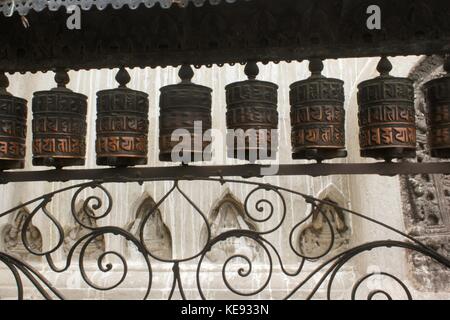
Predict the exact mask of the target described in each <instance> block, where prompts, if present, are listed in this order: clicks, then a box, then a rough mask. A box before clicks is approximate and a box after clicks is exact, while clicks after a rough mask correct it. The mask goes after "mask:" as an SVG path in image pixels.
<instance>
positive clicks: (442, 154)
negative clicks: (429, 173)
mask: <svg viewBox="0 0 450 320" xmlns="http://www.w3.org/2000/svg"><path fill="white" fill-rule="evenodd" d="M431 156H432V157H433V158H441V159H450V149H442V150H431Z"/></svg>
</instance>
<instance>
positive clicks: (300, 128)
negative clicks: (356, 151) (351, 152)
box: [290, 59, 347, 162]
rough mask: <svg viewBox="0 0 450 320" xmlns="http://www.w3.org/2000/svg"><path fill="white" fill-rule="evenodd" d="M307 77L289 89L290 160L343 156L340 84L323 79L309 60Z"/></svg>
mask: <svg viewBox="0 0 450 320" xmlns="http://www.w3.org/2000/svg"><path fill="white" fill-rule="evenodd" d="M309 69H310V71H311V77H310V78H309V79H306V80H303V81H298V82H296V83H294V84H292V85H291V91H290V103H291V125H292V150H293V153H292V158H293V159H307V160H317V161H319V162H320V161H322V160H326V159H333V158H342V157H346V156H347V151H345V110H344V101H345V96H344V82H343V81H342V80H339V79H331V78H326V77H324V76H323V75H322V74H321V72H322V70H323V63H322V60H320V59H313V60H311V62H310V64H309Z"/></svg>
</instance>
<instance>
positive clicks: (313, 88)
mask: <svg viewBox="0 0 450 320" xmlns="http://www.w3.org/2000/svg"><path fill="white" fill-rule="evenodd" d="M449 60H450V59H449V58H447V59H446V62H445V65H444V69H445V71H446V72H447V74H446V75H445V76H443V77H442V78H439V79H435V80H432V81H430V82H428V83H426V84H425V85H424V93H425V97H426V102H427V124H428V139H429V149H430V152H431V156H433V157H438V158H450V73H449V72H450V62H449ZM309 69H310V71H311V76H310V78H308V79H306V80H302V81H299V82H296V83H294V84H292V85H291V88H290V89H291V91H290V102H291V125H292V149H293V158H294V159H308V160H316V161H318V162H321V161H323V160H326V159H333V158H342V157H346V156H347V151H346V150H345V110H344V100H345V99H344V83H343V81H341V80H338V79H331V78H327V77H324V76H323V75H322V70H323V63H322V60H320V59H312V60H311V61H310V66H309ZM391 69H392V65H391V63H390V62H389V60H388V59H387V58H386V57H383V58H381V60H380V62H379V64H378V67H377V70H378V71H379V73H380V76H379V77H377V78H375V79H372V80H368V81H365V82H363V83H361V84H359V86H358V89H359V90H358V105H359V113H358V117H359V126H360V136H359V140H360V147H361V156H362V157H370V158H375V159H384V160H386V161H391V160H392V159H402V158H412V157H415V154H416V125H415V109H414V88H413V83H412V81H411V80H409V79H406V78H396V77H393V76H391V75H389V72H390V71H391ZM258 73H259V70H258V67H257V64H256V63H255V62H249V63H247V65H246V68H245V74H246V75H247V76H248V80H246V81H242V82H237V83H232V84H230V85H228V86H227V87H226V102H227V113H226V122H227V127H228V129H232V130H234V131H235V132H240V133H241V135H239V134H235V135H234V138H233V139H235V141H234V143H233V147H232V148H229V149H230V150H228V151H229V156H231V157H233V158H239V159H246V160H258V159H260V160H262V159H268V158H271V157H273V156H274V155H275V154H276V152H277V145H278V144H277V143H276V141H274V138H276V137H274V135H273V134H272V133H273V132H274V131H275V132H276V130H277V129H278V111H277V96H278V86H277V85H276V84H274V83H271V82H266V81H260V80H256V77H257V75H258ZM179 76H180V78H181V82H180V83H179V84H175V85H169V86H166V87H163V88H161V97H160V121H159V126H160V136H159V147H160V160H161V161H175V160H173V158H172V151H173V150H174V148H175V146H176V145H177V144H178V143H179V141H173V139H172V134H173V132H174V131H175V130H177V129H182V130H183V131H182V132H184V133H185V134H186V135H188V136H189V138H191V141H193V142H192V145H191V146H190V147H189V146H188V148H184V149H183V152H184V153H188V155H189V156H190V159H192V160H191V161H198V160H201V161H207V160H210V159H211V153H210V152H209V151H207V147H208V145H209V142H208V141H203V142H202V143H200V144H199V143H196V142H195V141H198V138H202V137H203V135H204V134H205V132H207V131H208V130H209V129H211V127H212V117H211V102H212V98H211V94H212V90H211V89H210V88H208V87H204V86H200V85H196V84H194V83H192V81H191V79H192V78H193V76H194V72H193V70H192V68H191V67H190V66H188V65H184V66H182V67H181V69H180V72H179ZM116 80H117V82H118V83H119V87H118V88H116V89H111V90H104V91H100V92H98V93H97V121H96V131H97V140H96V153H97V164H98V165H108V166H117V167H126V166H134V165H144V164H146V163H147V153H148V130H149V121H148V112H149V100H148V95H147V94H146V93H144V92H140V91H135V90H132V89H129V88H128V87H127V84H128V82H129V81H130V76H129V74H128V73H127V71H126V70H125V69H124V68H121V69H120V70H119V72H118V73H117V76H116ZM55 81H56V83H57V87H56V88H54V89H51V90H50V91H41V92H36V93H34V97H33V101H32V111H33V122H32V125H33V128H32V131H33V144H32V148H33V150H32V151H33V164H34V165H38V166H53V167H57V168H61V167H66V166H76V165H84V163H85V154H86V127H87V124H86V115H87V97H86V96H84V95H82V94H79V93H75V92H73V91H71V90H70V89H68V88H66V85H67V83H68V82H69V77H68V74H67V72H66V71H65V70H62V69H60V70H56V75H55ZM8 85H9V82H8V79H7V77H6V76H5V75H4V74H0V121H1V125H0V170H6V169H18V168H23V167H24V159H25V153H26V131H27V128H26V120H27V101H25V100H24V99H21V98H17V97H14V96H12V95H11V94H10V93H8V92H7V90H6V89H7V87H8ZM196 123H201V130H200V131H198V130H197V129H196ZM262 129H264V130H262ZM248 130H254V131H255V132H263V134H258V135H256V137H255V141H251V136H250V135H247V134H246V132H248ZM199 136H200V137H199ZM200 141H202V140H200ZM252 155H253V158H252ZM255 155H256V156H255Z"/></svg>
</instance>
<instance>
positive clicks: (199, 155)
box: [159, 152, 212, 163]
mask: <svg viewBox="0 0 450 320" xmlns="http://www.w3.org/2000/svg"><path fill="white" fill-rule="evenodd" d="M188 154H189V153H188ZM174 160H176V159H172V153H171V152H164V153H160V154H159V161H161V162H178V161H174ZM211 160H212V154H210V153H209V154H204V153H203V152H192V153H190V154H189V156H188V161H180V162H182V163H191V162H202V161H211Z"/></svg>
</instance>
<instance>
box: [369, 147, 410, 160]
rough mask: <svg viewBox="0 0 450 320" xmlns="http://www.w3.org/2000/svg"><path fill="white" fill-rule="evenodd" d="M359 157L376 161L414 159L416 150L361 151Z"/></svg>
mask: <svg viewBox="0 0 450 320" xmlns="http://www.w3.org/2000/svg"><path fill="white" fill-rule="evenodd" d="M361 157H363V158H374V159H377V160H385V161H391V160H393V159H405V158H415V157H416V149H414V148H389V149H373V150H361Z"/></svg>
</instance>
